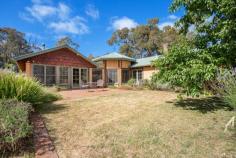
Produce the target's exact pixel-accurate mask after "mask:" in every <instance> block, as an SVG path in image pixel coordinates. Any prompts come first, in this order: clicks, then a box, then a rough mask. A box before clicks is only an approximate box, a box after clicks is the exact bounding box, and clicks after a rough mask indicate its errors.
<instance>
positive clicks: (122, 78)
mask: <svg viewBox="0 0 236 158" xmlns="http://www.w3.org/2000/svg"><path fill="white" fill-rule="evenodd" d="M123 71H127V72H128V77H127V81H124V77H123V76H124V75H123ZM129 79H130V70H129V69H121V82H122V83H127V82H128V81H129Z"/></svg>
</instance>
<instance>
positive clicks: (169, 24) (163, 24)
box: [158, 21, 174, 30]
mask: <svg viewBox="0 0 236 158" xmlns="http://www.w3.org/2000/svg"><path fill="white" fill-rule="evenodd" d="M165 26H171V27H173V26H174V22H170V21H167V22H163V23H160V24H158V27H159V28H160V29H161V30H162V29H163V28H164V27H165Z"/></svg>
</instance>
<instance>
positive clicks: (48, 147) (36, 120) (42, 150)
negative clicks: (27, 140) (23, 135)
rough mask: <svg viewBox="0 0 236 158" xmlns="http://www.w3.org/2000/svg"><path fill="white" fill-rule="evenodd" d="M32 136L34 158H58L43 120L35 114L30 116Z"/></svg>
mask: <svg viewBox="0 0 236 158" xmlns="http://www.w3.org/2000/svg"><path fill="white" fill-rule="evenodd" d="M31 119H32V123H33V136H34V147H35V157H36V158H58V155H57V152H56V150H55V147H54V145H53V142H52V140H51V138H50V136H49V134H48V130H47V128H46V126H45V123H44V121H43V118H42V117H41V115H40V114H39V113H37V112H34V113H33V114H32V117H31Z"/></svg>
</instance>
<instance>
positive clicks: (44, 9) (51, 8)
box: [19, 0, 89, 35]
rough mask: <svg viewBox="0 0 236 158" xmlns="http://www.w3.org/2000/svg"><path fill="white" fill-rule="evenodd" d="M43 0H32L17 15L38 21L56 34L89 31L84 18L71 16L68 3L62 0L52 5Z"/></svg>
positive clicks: (31, 20) (27, 19) (30, 20)
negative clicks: (29, 4)
mask: <svg viewBox="0 0 236 158" xmlns="http://www.w3.org/2000/svg"><path fill="white" fill-rule="evenodd" d="M45 1H46V0H32V5H31V6H29V7H26V8H25V12H23V13H20V14H19V16H20V17H21V18H22V19H24V20H26V21H29V22H33V21H39V22H41V23H42V24H43V26H45V27H47V28H49V29H52V32H55V33H56V34H76V35H78V34H85V33H88V32H89V28H88V26H87V24H86V20H85V19H84V18H82V17H80V16H78V15H77V16H76V15H75V16H72V15H71V8H70V7H69V6H68V5H66V4H64V3H62V2H60V3H58V4H54V5H53V3H49V2H50V1H49V2H45Z"/></svg>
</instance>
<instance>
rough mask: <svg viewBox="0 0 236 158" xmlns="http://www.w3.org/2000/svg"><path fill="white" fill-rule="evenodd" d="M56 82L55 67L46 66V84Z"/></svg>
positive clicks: (50, 84)
mask: <svg viewBox="0 0 236 158" xmlns="http://www.w3.org/2000/svg"><path fill="white" fill-rule="evenodd" d="M54 84H56V68H55V66H46V85H47V86H52V85H54Z"/></svg>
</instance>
